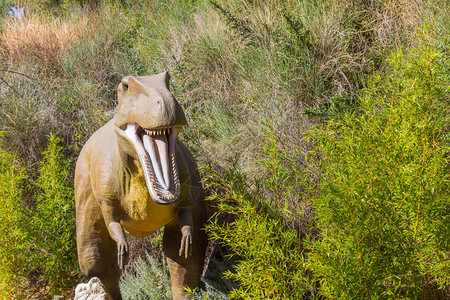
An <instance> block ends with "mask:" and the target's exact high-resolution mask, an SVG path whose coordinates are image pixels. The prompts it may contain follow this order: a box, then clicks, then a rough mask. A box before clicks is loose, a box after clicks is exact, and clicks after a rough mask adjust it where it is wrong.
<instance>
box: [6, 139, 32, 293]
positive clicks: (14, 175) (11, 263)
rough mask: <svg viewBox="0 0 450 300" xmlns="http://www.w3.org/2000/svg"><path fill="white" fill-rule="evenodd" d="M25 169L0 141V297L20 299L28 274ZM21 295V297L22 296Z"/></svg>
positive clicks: (28, 235)
mask: <svg viewBox="0 0 450 300" xmlns="http://www.w3.org/2000/svg"><path fill="white" fill-rule="evenodd" d="M26 177H27V175H26V173H25V169H24V167H23V166H21V165H20V163H19V162H18V161H17V158H16V157H15V156H14V155H11V154H9V153H7V152H4V151H3V150H2V149H1V142H0V232H2V234H1V235H0V298H2V299H8V298H14V297H20V296H21V292H22V291H21V288H23V286H24V280H25V279H26V276H27V274H28V273H29V272H30V269H29V268H30V263H31V260H30V256H29V252H28V250H29V246H30V243H29V238H30V233H29V232H28V231H27V228H29V225H30V220H29V218H28V217H27V211H26V209H25V206H24V204H23V202H22V201H23V199H24V193H23V185H24V183H25V178H26ZM22 296H23V295H22Z"/></svg>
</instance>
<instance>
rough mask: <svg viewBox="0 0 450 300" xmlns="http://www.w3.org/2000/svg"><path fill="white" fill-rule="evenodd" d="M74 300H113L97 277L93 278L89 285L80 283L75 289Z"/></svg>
mask: <svg viewBox="0 0 450 300" xmlns="http://www.w3.org/2000/svg"><path fill="white" fill-rule="evenodd" d="M73 299H74V300H112V298H111V296H110V295H109V294H108V293H107V292H106V290H105V287H104V286H103V283H102V282H101V281H100V279H98V278H97V277H92V278H91V280H89V282H88V283H80V284H79V285H77V287H76V289H75V297H74V298H73Z"/></svg>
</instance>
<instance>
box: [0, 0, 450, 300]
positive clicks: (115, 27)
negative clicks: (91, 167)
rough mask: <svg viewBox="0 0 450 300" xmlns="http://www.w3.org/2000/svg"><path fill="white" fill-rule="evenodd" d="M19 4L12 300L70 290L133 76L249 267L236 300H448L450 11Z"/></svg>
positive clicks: (5, 24)
mask: <svg viewBox="0 0 450 300" xmlns="http://www.w3.org/2000/svg"><path fill="white" fill-rule="evenodd" d="M16 4H17V3H15V2H14V1H9V0H8V1H4V2H2V4H1V5H0V14H1V15H0V21H1V26H0V44H1V47H0V111H1V113H0V131H2V132H3V135H2V137H1V141H2V144H1V151H0V157H1V174H0V176H1V177H0V178H1V180H0V182H1V186H0V189H1V192H2V194H1V199H0V201H1V205H0V229H1V232H3V233H5V232H8V234H0V262H1V265H0V297H2V298H11V297H16V298H18V297H26V296H27V294H30V293H34V292H37V291H39V290H40V288H39V287H40V286H42V285H46V286H48V287H49V289H48V290H46V291H45V292H44V294H45V293H47V296H49V295H53V294H56V293H63V292H65V291H68V290H69V289H71V287H73V286H74V285H75V282H76V281H77V279H78V278H79V274H78V267H77V262H76V251H75V237H74V226H75V222H74V208H73V206H74V203H73V199H72V198H73V189H72V185H73V170H74V164H75V160H76V157H77V155H78V153H79V151H80V150H81V147H82V146H83V144H84V143H85V141H86V140H87V139H88V138H89V136H90V135H91V134H92V133H93V132H94V131H95V130H96V129H97V128H99V127H100V126H101V125H103V124H104V123H105V122H106V121H107V120H109V119H110V118H112V117H113V115H114V109H115V106H116V99H115V97H116V94H115V89H116V87H117V85H118V82H119V81H120V80H121V78H122V77H124V76H127V75H145V74H154V73H159V72H161V71H163V70H169V71H170V73H171V76H172V81H171V83H172V87H171V89H172V92H173V93H174V95H175V96H176V97H177V99H178V101H179V102H180V103H181V105H182V106H183V107H184V109H185V112H186V115H187V118H188V122H189V127H187V128H186V129H185V130H184V132H183V134H182V135H181V139H182V140H183V142H185V143H186V144H187V145H188V146H189V148H190V149H191V150H192V152H193V153H194V156H195V157H196V159H197V160H198V162H199V165H201V166H204V167H203V168H202V169H201V172H202V176H203V177H204V178H205V179H206V181H205V183H206V185H207V187H208V193H209V194H210V197H209V200H211V202H210V203H211V206H213V207H215V208H214V209H213V211H214V212H215V215H214V216H213V218H211V222H210V223H209V225H208V226H207V228H208V232H209V234H210V236H211V237H212V238H213V239H216V240H220V241H222V242H223V243H224V244H226V245H227V247H229V248H230V249H232V251H233V253H235V254H236V256H238V257H239V258H240V259H239V260H237V263H236V265H235V266H234V268H232V269H230V270H229V271H228V272H226V274H225V276H226V277H228V278H230V279H233V280H237V281H238V282H239V283H240V287H238V288H236V289H234V290H233V291H231V293H230V295H229V297H234V298H244V299H264V298H274V299H275V298H279V299H300V298H302V297H303V298H306V299H313V298H320V297H327V298H330V299H333V298H336V299H339V298H341V299H342V298H346V299H347V298H348V299H351V298H353V299H361V298H363V299H366V298H373V299H445V298H446V297H449V295H450V294H449V293H450V291H449V285H450V284H449V278H448V274H449V273H450V272H449V265H448V258H449V245H448V236H449V232H448V230H449V229H448V223H449V220H448V215H449V214H448V213H449V211H448V207H449V203H448V202H449V189H448V179H449V177H448V173H449V172H448V171H449V170H448V166H449V164H448V157H449V156H448V152H449V151H448V150H449V129H448V123H449V122H448V121H449V109H448V107H449V103H448V99H449V75H448V74H449V69H448V66H449V50H448V47H449V33H450V23H449V17H448V13H447V12H448V11H449V10H450V7H449V3H448V1H445V0H432V1H407V0H398V1H397V0H396V1H394V0H382V1H378V0H377V1H372V0H369V1H352V0H340V1H336V0H321V1H312V0H303V1H295V0H287V1H281V0H270V1H260V0H252V1H250V0H232V1H219V0H218V1H212V0H211V1H203V0H200V1H187V0H158V1H143V0H122V1H101V0H99V1H78V0H73V1H53V0H52V1H49V0H38V1H31V0H30V1H26V3H23V6H26V7H27V9H26V14H25V19H24V20H16V19H13V18H10V17H6V11H7V10H8V9H9V6H10V5H16ZM63 28H69V29H68V31H67V32H63V31H62V30H63ZM32 30H36V31H33V34H32V35H30V36H27V34H26V32H31V31H32ZM226 220H228V221H226ZM230 220H233V221H232V222H231V221H230ZM136 243H138V242H136ZM144 267H145V266H142V268H144ZM142 270H144V269H142ZM143 272H144V273H148V272H150V273H151V272H152V271H151V270H150V269H145V270H144V271H143ZM133 280H136V282H135V283H133ZM139 280H142V279H139V278H135V279H133V278H129V279H127V280H125V281H123V282H124V284H125V285H127V284H128V285H129V286H133V284H138V283H139V282H140V281H139ZM124 289H125V290H126V287H125V288H124ZM144 293H145V292H144ZM41 296H42V297H45V296H46V295H41ZM205 297H206V296H205Z"/></svg>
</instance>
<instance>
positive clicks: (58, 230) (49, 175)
mask: <svg viewBox="0 0 450 300" xmlns="http://www.w3.org/2000/svg"><path fill="white" fill-rule="evenodd" d="M48 140H49V143H48V147H47V149H46V150H45V151H44V152H43V155H44V156H43V158H42V160H41V162H40V166H39V178H38V179H37V182H36V188H37V191H36V206H35V207H34V209H33V212H32V214H33V218H32V220H33V226H32V229H31V230H32V231H31V230H30V233H32V234H33V236H34V243H35V255H36V256H35V259H36V260H37V261H38V262H39V270H40V272H41V273H42V278H43V279H44V280H46V281H47V282H48V284H49V286H50V293H54V292H58V291H60V290H65V289H67V288H69V287H71V285H72V284H73V283H74V281H75V279H76V278H77V273H78V260H77V252H76V243H75V203H74V200H73V195H74V194H73V185H72V182H71V181H70V178H69V174H70V169H71V160H70V159H65V158H64V156H63V154H62V150H63V148H62V147H61V146H60V145H59V143H61V139H60V138H58V137H56V136H54V135H52V134H51V135H50V136H49V137H48Z"/></svg>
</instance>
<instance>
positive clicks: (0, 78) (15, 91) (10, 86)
mask: <svg viewBox="0 0 450 300" xmlns="http://www.w3.org/2000/svg"><path fill="white" fill-rule="evenodd" d="M0 80H1V81H3V82H4V83H5V84H6V85H7V86H8V87H9V88H10V89H12V90H13V91H14V93H16V94H17V95H18V96H19V97H21V98H22V95H21V94H20V93H19V92H18V91H17V90H16V89H15V88H14V87H13V86H12V85H10V84H9V83H8V82H7V81H6V80H5V79H3V78H2V77H0Z"/></svg>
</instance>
